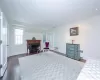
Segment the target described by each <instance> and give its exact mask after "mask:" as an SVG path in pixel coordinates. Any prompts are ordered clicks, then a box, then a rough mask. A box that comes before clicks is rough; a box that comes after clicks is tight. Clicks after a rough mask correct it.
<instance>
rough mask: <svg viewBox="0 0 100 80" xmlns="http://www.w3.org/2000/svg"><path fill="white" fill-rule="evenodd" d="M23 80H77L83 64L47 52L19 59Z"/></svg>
mask: <svg viewBox="0 0 100 80" xmlns="http://www.w3.org/2000/svg"><path fill="white" fill-rule="evenodd" d="M19 63H20V70H21V79H22V80H76V79H77V77H78V75H79V73H80V71H81V69H82V67H83V65H84V64H83V63H81V62H78V61H75V60H72V59H69V58H67V57H64V56H61V55H58V54H56V53H53V52H50V51H49V52H45V53H40V54H35V55H32V56H27V57H23V58H20V59H19Z"/></svg>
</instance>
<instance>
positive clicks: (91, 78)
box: [77, 59, 100, 80]
mask: <svg viewBox="0 0 100 80" xmlns="http://www.w3.org/2000/svg"><path fill="white" fill-rule="evenodd" d="M77 80H100V60H91V59H90V60H88V61H87V63H86V64H85V66H84V68H83V69H82V71H81V73H80V75H79V77H78V79H77Z"/></svg>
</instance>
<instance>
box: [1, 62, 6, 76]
mask: <svg viewBox="0 0 100 80" xmlns="http://www.w3.org/2000/svg"><path fill="white" fill-rule="evenodd" d="M6 69H7V62H6V63H5V64H4V65H3V66H2V68H1V70H0V77H3V75H4V73H5V71H6Z"/></svg>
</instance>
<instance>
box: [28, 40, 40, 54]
mask: <svg viewBox="0 0 100 80" xmlns="http://www.w3.org/2000/svg"><path fill="white" fill-rule="evenodd" d="M40 49H41V40H27V53H28V54H37V53H38V52H39V51H40Z"/></svg>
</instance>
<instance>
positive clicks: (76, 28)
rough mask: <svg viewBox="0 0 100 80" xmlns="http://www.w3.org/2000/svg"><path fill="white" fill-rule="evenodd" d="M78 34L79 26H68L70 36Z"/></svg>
mask: <svg viewBox="0 0 100 80" xmlns="http://www.w3.org/2000/svg"><path fill="white" fill-rule="evenodd" d="M77 35H79V27H73V28H70V36H77Z"/></svg>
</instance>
